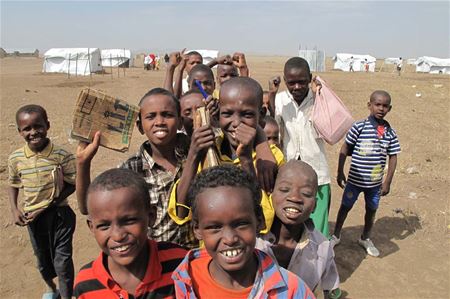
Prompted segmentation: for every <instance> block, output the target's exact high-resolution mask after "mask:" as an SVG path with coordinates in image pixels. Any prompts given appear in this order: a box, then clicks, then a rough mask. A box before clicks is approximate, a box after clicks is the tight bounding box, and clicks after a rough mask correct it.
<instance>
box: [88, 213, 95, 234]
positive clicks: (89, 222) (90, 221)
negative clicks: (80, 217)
mask: <svg viewBox="0 0 450 299" xmlns="http://www.w3.org/2000/svg"><path fill="white" fill-rule="evenodd" d="M86 224H87V225H88V227H89V230H90V231H91V233H94V225H93V224H92V220H91V219H90V218H89V216H88V218H87V219H86Z"/></svg>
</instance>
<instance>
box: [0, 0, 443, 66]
mask: <svg viewBox="0 0 450 299" xmlns="http://www.w3.org/2000/svg"><path fill="white" fill-rule="evenodd" d="M449 3H450V2H449V1H439V2H432V1H395V2H394V1H386V2H381V1H376V2H369V1H315V2H312V1H290V2H282V1H209V2H206V1H177V2H174V1H164V2H162V1H158V2H157V1H137V2H131V1H97V2H91V1H47V2H42V1H29V2H22V1H3V0H1V43H0V47H3V48H37V49H39V50H40V51H41V53H43V51H45V50H47V49H49V48H63V47H67V48H70V47H93V48H103V49H106V48H128V49H131V50H132V51H138V50H147V51H154V52H159V53H164V52H166V51H172V50H176V49H182V48H185V47H186V48H188V49H214V50H219V51H221V52H222V53H230V52H234V51H242V52H244V53H249V54H274V55H277V54H278V55H289V56H291V55H297V53H298V49H299V46H300V45H301V47H302V48H308V49H312V48H314V47H317V48H318V49H322V50H324V51H325V53H326V55H327V56H333V55H334V54H336V53H339V52H345V53H352V54H370V55H373V56H375V57H378V58H384V57H399V56H402V57H408V58H409V57H418V56H424V55H426V56H435V57H440V58H448V57H450V49H449V43H450V16H449V14H450V10H449V9H450V5H449Z"/></svg>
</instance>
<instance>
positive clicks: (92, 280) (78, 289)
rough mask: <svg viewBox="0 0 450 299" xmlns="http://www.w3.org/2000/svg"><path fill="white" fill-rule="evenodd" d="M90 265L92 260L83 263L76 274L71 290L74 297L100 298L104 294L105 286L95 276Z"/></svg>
mask: <svg viewBox="0 0 450 299" xmlns="http://www.w3.org/2000/svg"><path fill="white" fill-rule="evenodd" d="M92 265H93V262H90V263H89V264H87V265H84V266H83V267H82V268H81V270H80V272H79V273H78V274H77V276H76V278H75V284H74V290H73V293H74V296H75V298H79V299H86V298H101V296H104V295H106V293H105V291H107V288H106V287H105V286H104V285H103V284H102V283H101V282H100V281H99V280H98V279H97V278H96V277H95V275H94V272H93V269H92ZM96 296H97V297H96Z"/></svg>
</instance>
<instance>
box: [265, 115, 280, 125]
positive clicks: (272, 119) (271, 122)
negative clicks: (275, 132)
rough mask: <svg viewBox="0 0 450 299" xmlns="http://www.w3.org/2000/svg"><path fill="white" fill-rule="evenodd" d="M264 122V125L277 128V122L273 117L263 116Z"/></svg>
mask: <svg viewBox="0 0 450 299" xmlns="http://www.w3.org/2000/svg"><path fill="white" fill-rule="evenodd" d="M264 122H265V123H266V124H271V125H275V126H277V127H278V123H277V121H276V120H275V118H273V117H272V116H270V115H266V116H264Z"/></svg>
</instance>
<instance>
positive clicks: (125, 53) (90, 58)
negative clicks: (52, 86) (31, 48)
mask: <svg viewBox="0 0 450 299" xmlns="http://www.w3.org/2000/svg"><path fill="white" fill-rule="evenodd" d="M131 66H133V58H132V57H131V51H130V50H128V49H104V50H100V49H98V48H53V49H50V50H48V51H47V52H45V53H44V64H43V67H42V72H44V73H66V74H67V73H68V74H73V75H83V76H86V75H89V74H90V73H96V72H101V71H102V70H103V68H105V67H131Z"/></svg>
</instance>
